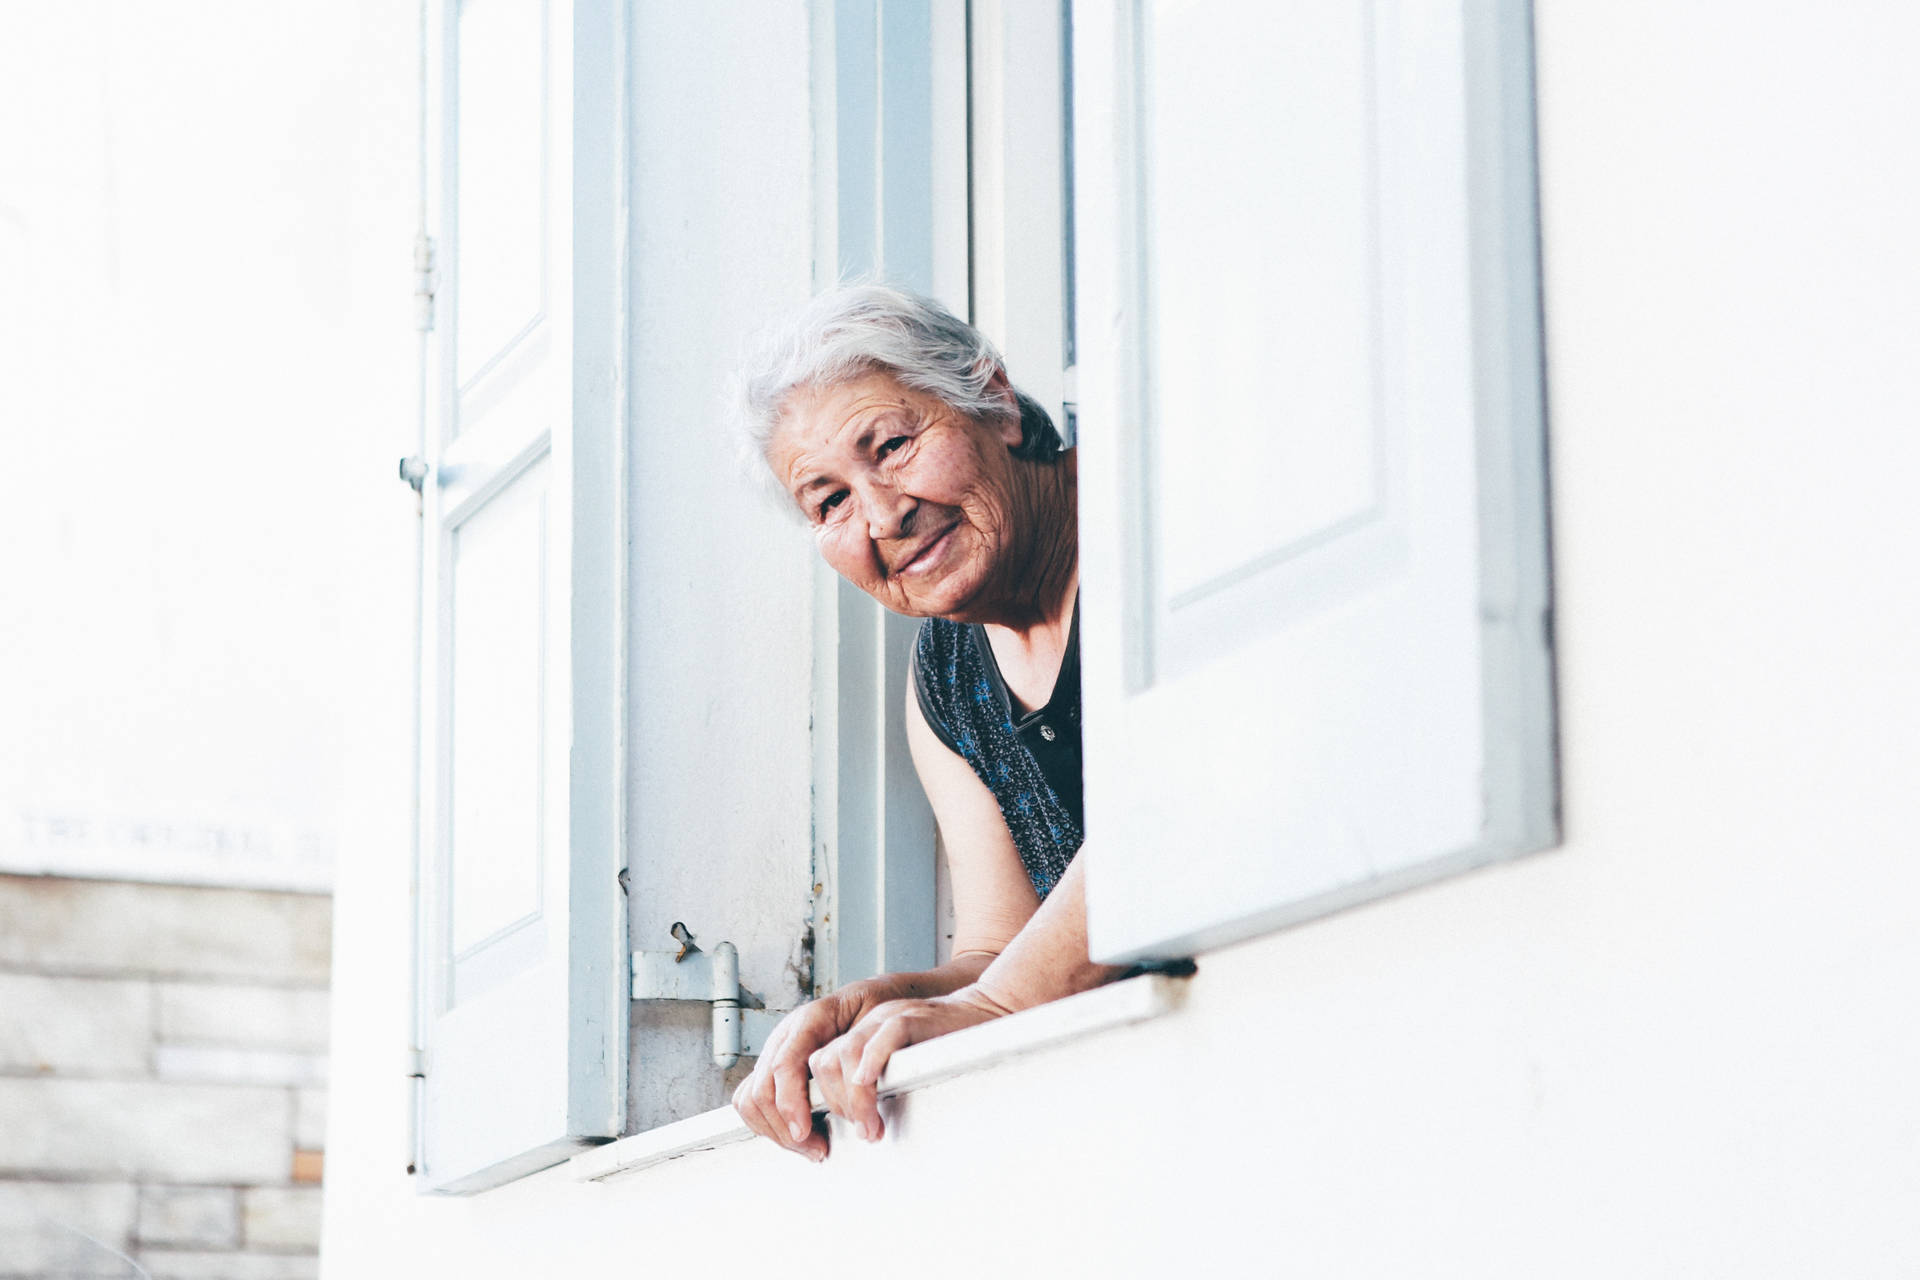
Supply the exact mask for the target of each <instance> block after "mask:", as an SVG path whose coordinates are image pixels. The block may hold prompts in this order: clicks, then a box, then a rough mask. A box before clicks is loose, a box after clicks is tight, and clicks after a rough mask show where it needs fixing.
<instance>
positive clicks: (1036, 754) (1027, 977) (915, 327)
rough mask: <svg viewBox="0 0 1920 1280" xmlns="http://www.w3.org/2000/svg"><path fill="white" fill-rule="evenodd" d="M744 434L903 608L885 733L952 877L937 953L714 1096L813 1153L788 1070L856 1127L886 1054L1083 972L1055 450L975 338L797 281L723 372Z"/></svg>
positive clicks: (802, 1032)
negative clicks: (745, 365) (804, 304)
mask: <svg viewBox="0 0 1920 1280" xmlns="http://www.w3.org/2000/svg"><path fill="white" fill-rule="evenodd" d="M742 392H743V394H742V399H743V402H744V403H743V409H744V417H745V422H746V424H747V430H748V435H749V436H750V437H751V439H752V441H753V444H754V446H755V448H756V450H757V451H758V453H759V455H760V457H761V458H762V459H763V460H764V461H765V463H766V465H767V467H768V468H769V470H770V471H771V474H772V478H773V480H774V481H775V482H776V483H777V486H778V488H779V489H780V491H781V492H782V493H783V495H784V497H783V500H784V501H788V502H791V503H793V504H794V505H795V506H796V507H797V508H798V509H799V511H800V512H801V513H802V514H803V516H804V517H805V519H806V520H807V522H808V524H809V525H811V527H812V529H813V534H814V539H815V541H816V542H817V544H818V545H819V548H820V554H821V555H822V556H823V557H825V559H826V561H827V563H828V564H830V565H832V566H833V568H834V570H835V571H836V572H838V573H839V574H840V575H841V576H842V577H844V578H846V579H847V580H848V581H849V582H852V583H853V584H854V585H856V586H858V587H859V588H860V589H861V590H863V591H865V592H866V593H867V594H869V595H871V596H872V597H873V598H874V599H876V600H878V601H879V602H880V603H881V604H883V605H885V606H886V607H887V608H889V609H892V610H893V611H894V612H896V613H903V614H906V615H908V616H910V617H918V618H925V619H926V621H925V622H924V623H923V624H922V625H921V628H920V634H919V639H918V642H917V643H916V645H915V648H914V655H913V671H912V680H911V682H910V688H911V690H912V692H911V694H910V696H909V697H908V699H907V707H906V723H907V740H908V742H909V744H910V745H911V747H912V751H913V763H914V768H915V770H916V772H917V773H918V774H919V777H920V783H921V786H923V787H924V788H925V789H926V793H927V799H928V800H929V801H930V802H931V804H932V806H933V812H934V816H935V817H936V818H937V819H938V821H939V823H940V834H941V836H942V839H943V841H944V843H945V845H946V850H947V859H948V864H949V868H950V871H951V873H952V881H953V906H954V917H955V933H954V940H953V958H952V959H951V960H949V961H948V962H947V963H946V964H943V965H940V966H939V967H938V968H934V969H930V970H927V971H926V972H924V973H895V974H886V975H884V976H881V977H878V978H870V979H866V980H864V981H861V982H855V983H851V984H849V985H848V986H846V987H844V988H842V989H841V990H839V991H836V992H834V993H833V994H831V995H828V996H823V997H822V998H820V999H818V1000H815V1001H814V1002H812V1003H811V1004H808V1005H806V1006H805V1007H803V1008H801V1009H798V1010H796V1011H795V1012H794V1013H793V1014H791V1015H790V1016H789V1017H788V1018H787V1019H786V1020H785V1021H784V1022H782V1023H781V1024H780V1026H779V1027H778V1028H776V1029H775V1031H774V1033H773V1035H772V1036H771V1037H770V1038H769V1040H768V1042H767V1045H766V1048H765V1051H764V1052H763V1053H762V1055H761V1057H760V1061H759V1064H758V1066H757V1068H756V1069H755V1071H754V1072H753V1074H752V1075H751V1076H750V1077H749V1078H748V1079H747V1080H746V1081H745V1082H744V1083H743V1084H741V1086H740V1088H739V1089H738V1090H737V1091H736V1092H735V1094H734V1097H733V1104H734V1106H735V1107H736V1108H737V1109H738V1110H739V1112H740V1114H741V1116H742V1117H743V1118H744V1119H745V1120H746V1122H747V1124H748V1125H749V1126H751V1127H752V1128H753V1129H754V1130H756V1131H757V1132H759V1133H762V1134H765V1135H766V1136H767V1137H770V1138H772V1139H774V1140H775V1141H776V1142H779V1143H780V1144H781V1145H782V1146H785V1147H787V1148H789V1149H791V1150H793V1151H796V1152H798V1153H800V1154H802V1155H805V1156H808V1157H810V1158H811V1159H814V1160H821V1159H824V1158H825V1157H826V1154H827V1140H826V1138H825V1136H824V1135H822V1134H819V1133H816V1132H815V1131H814V1127H813V1116H812V1112H811V1109H810V1107H809V1106H808V1094H807V1080H808V1077H809V1075H811V1076H812V1078H813V1079H815V1080H817V1081H819V1083H820V1089H821V1093H822V1094H823V1095H824V1097H825V1099H826V1102H827V1105H828V1107H829V1108H830V1109H831V1110H832V1111H833V1112H834V1113H835V1114H837V1115H840V1116H842V1117H844V1118H845V1119H847V1120H848V1121H849V1122H851V1124H852V1125H853V1127H854V1129H855V1131H856V1132H857V1133H859V1134H860V1136H861V1137H863V1138H867V1139H869V1140H872V1139H877V1138H879V1137H880V1136H881V1133H882V1131H883V1128H884V1126H883V1123H882V1121H881V1118H880V1112H879V1108H878V1105H877V1101H878V1100H877V1096H876V1092H875V1086H876V1084H877V1082H878V1081H879V1078H880V1073H881V1071H882V1070H883V1069H884V1068H885V1066H886V1063H887V1059H888V1057H889V1056H890V1055H891V1054H893V1053H894V1051H896V1050H898V1049H900V1048H902V1047H904V1046H906V1045H909V1044H912V1043H914V1042H916V1041H920V1040H926V1039H930V1038H932V1037H934V1036H938V1035H944V1034H945V1033H947V1032H949V1031H953V1030H957V1029H959V1028H961V1027H966V1026H971V1025H973V1024H975V1023H978V1022H984V1021H986V1020H988V1019H990V1018H994V1017H999V1016H1001V1015H1003V1014H1006V1013H1009V1012H1011V1011H1014V1010H1017V1009H1024V1008H1028V1007H1030V1006H1032V1005H1036V1004H1042V1003H1044V1002H1046V1001H1048V1000H1053V999H1057V998H1058V997H1060V996H1063V995H1067V994H1070V993H1071V992H1074V991H1079V990H1083V989H1085V988H1088V987H1092V986H1096V985H1098V984H1099V983H1101V982H1104V981H1106V980H1108V979H1110V978H1112V977H1114V976H1116V975H1117V974H1118V972H1119V971H1118V970H1115V969H1110V968H1106V967H1103V966H1099V965H1094V964H1092V963H1090V962H1089V960H1088V958H1087V941H1086V899H1085V896H1084V892H1083V887H1082V864H1081V862H1079V861H1076V860H1075V858H1074V855H1075V853H1076V852H1077V851H1078V850H1079V847H1080V842H1081V822H1082V816H1081V799H1080V797H1081V788H1080V670H1079V660H1078V653H1079V636H1078V632H1077V629H1076V626H1075V622H1076V620H1077V617H1078V610H1077V608H1076V601H1077V598H1078V588H1079V556H1078V542H1077V539H1076V525H1075V487H1074V484H1075V462H1074V455H1073V452H1072V451H1071V450H1066V449H1063V448H1062V447H1061V443H1060V438H1059V436H1058V435H1057V434H1056V433H1055V431H1054V427H1053V423H1052V421H1051V420H1050V419H1049V418H1048V417H1047V414H1046V411H1045V410H1044V409H1042V408H1041V407H1040V406H1039V405H1038V404H1037V403H1036V402H1035V401H1033V400H1032V399H1031V398H1030V397H1028V396H1026V395H1023V394H1021V393H1020V392H1019V391H1017V390H1015V389H1014V387H1013V385H1012V383H1011V382H1010V381H1009V380H1008V377H1007V371H1006V367H1005V365H1004V364H1003V363H1002V362H1001V359H1000V357H999V355H998V353H997V352H995V351H994V349H993V346H992V344H991V343H989V342H988V341H987V340H986V338H984V337H983V336H982V335H981V334H980V333H979V331H977V330H975V329H974V328H972V327H971V326H969V325H967V324H964V323H962V322H961V321H959V320H957V319H955V318H954V317H953V316H951V315H949V314H948V313H947V312H946V311H944V310H942V309H941V308H940V307H939V306H938V305H936V304H934V303H932V302H928V301H926V300H924V299H921V298H916V297H912V296H909V295H907V294H903V293H899V292H896V291H894V290H892V289H887V288H882V287H879V286H861V287H853V288H843V289H839V290H836V291H834V292H831V293H828V294H825V295H823V296H822V297H820V298H817V299H816V300H815V301H814V302H813V303H812V304H811V305H810V306H809V307H808V308H807V309H806V310H805V311H804V312H802V313H801V314H800V315H799V316H798V317H797V318H796V319H795V320H794V322H793V323H792V324H791V325H790V326H788V327H787V328H786V329H784V330H783V331H781V332H780V333H778V334H777V335H776V336H774V337H773V338H771V339H770V340H769V341H768V342H767V343H766V345H765V347H764V349H763V350H762V351H761V353H760V354H759V356H758V357H757V358H756V360H755V361H754V363H753V365H752V366H751V368H750V369H749V371H748V372H747V374H746V375H745V377H744V378H743V382H742Z"/></svg>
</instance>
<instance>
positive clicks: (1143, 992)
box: [567, 973, 1188, 1182]
mask: <svg viewBox="0 0 1920 1280" xmlns="http://www.w3.org/2000/svg"><path fill="white" fill-rule="evenodd" d="M1187 982H1188V979H1186V978H1181V977H1172V976H1169V975H1167V974H1162V973H1147V974H1141V975H1140V976H1139V977H1135V978H1128V979H1126V980H1124V981H1121V982H1115V983H1112V984H1110V985H1108V986H1104V987H1096V988H1094V989H1093V990H1092V991H1082V992H1080V993H1079V994H1078V995H1071V996H1067V997H1066V998H1065V999H1062V1000H1056V1001H1054V1002H1053V1003H1051V1004H1044V1005H1040V1006H1038V1007H1036V1008H1033V1009H1025V1010H1022V1011H1021V1012H1019V1013H1015V1014H1009V1015H1008V1016H1007V1017H1004V1018H998V1019H995V1020H994V1021H992V1022H987V1023H982V1024H981V1025H979V1026H977V1027H968V1028H967V1029H966V1030H964V1031H956V1032H954V1033H953V1034H951V1035H946V1036H941V1037H940V1038H939V1039H937V1040H928V1041H926V1042H924V1043H922V1044H915V1045H908V1046H907V1047H906V1048H905V1049H902V1050H901V1051H900V1052H899V1053H896V1054H895V1055H894V1056H893V1061H892V1062H890V1063H888V1064H887V1070H886V1073H885V1074H884V1075H883V1076H881V1077H880V1095H881V1096H882V1097H898V1096H900V1095H902V1094H907V1093H912V1092H915V1091H916V1090H919V1089H924V1088H926V1087H927V1086H929V1085H933V1084H938V1083H939V1082H941V1081H943V1080H950V1079H952V1078H954V1077H955V1076H963V1075H970V1074H972V1073H974V1072H976V1071H984V1070H986V1069H987V1068H989V1067H992V1066H993V1065H995V1064H996V1063H1000V1062H1004V1061H1006V1060H1007V1059H1009V1058H1017V1057H1023V1056H1025V1055H1026V1054H1029V1053H1035V1052H1038V1051H1039V1050H1042V1049H1047V1048H1051V1047H1052V1046H1054V1045H1057V1044H1060V1043H1062V1042H1063V1041H1068V1040H1077V1039H1079V1038H1080V1037H1082V1036H1088V1035H1093V1034H1095V1033H1096V1032H1100V1031H1106V1030H1109V1029H1111V1028H1114V1027H1123V1026H1127V1025H1130V1024H1132V1023H1135V1022H1144V1021H1146V1020H1147V1019H1149V1018H1157V1017H1159V1016H1160V1015H1162V1014H1164V1013H1168V1012H1170V1011H1172V1010H1173V1009H1175V1008H1177V1007H1178V1006H1179V1004H1180V1002H1181V999H1182V997H1183V996H1184V994H1185V992H1186V988H1187ZM812 1092H813V1109H814V1110H815V1111H816V1112H819V1111H823V1110H825V1108H824V1107H823V1106H822V1104H821V1100H820V1089H819V1086H818V1085H815V1086H813V1091H812ZM754 1136H755V1135H754V1133H753V1131H752V1130H751V1129H749V1128H747V1126H746V1122H745V1121H743V1120H741V1119H740V1115H739V1113H738V1112H736V1111H735V1110H734V1109H733V1108H732V1107H716V1108H714V1109H713V1110H712V1111H704V1112H702V1113H700V1114H699V1115H697V1116H689V1117H687V1118H686V1119H685V1120H676V1121H674V1122H673V1123H672V1124H666V1125H661V1126H660V1127H659V1128H658V1129H649V1130H648V1131H647V1132H645V1133H636V1134H633V1135H632V1136H630V1137H626V1138H620V1139H618V1140H616V1141H613V1142H609V1143H605V1144H604V1145H601V1146H597V1147H593V1148H591V1149H590V1150H587V1151H582V1152H581V1153H580V1154H578V1155H576V1156H573V1157H572V1158H571V1159H569V1160H568V1161H567V1167H568V1170H569V1172H570V1173H571V1174H572V1176H573V1178H574V1180H575V1181H578V1182H604V1181H607V1180H608V1179H612V1178H619V1177H623V1176H625V1175H627V1174H631V1173H638V1172H640V1171H641V1170H643V1169H648V1168H651V1167H653V1166H654V1165H657V1164H664V1163H666V1162H667V1161H669V1160H677V1159H679V1158H681V1157H682V1156H689V1155H693V1154H694V1153H696V1152H700V1151H712V1150H715V1149H717V1148H720V1147H725V1146H731V1145H733V1144H734V1143H736V1142H745V1141H747V1140H748V1139H750V1138H752V1137H754Z"/></svg>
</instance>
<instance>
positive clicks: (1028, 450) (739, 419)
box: [734, 284, 1061, 507]
mask: <svg viewBox="0 0 1920 1280" xmlns="http://www.w3.org/2000/svg"><path fill="white" fill-rule="evenodd" d="M1005 372H1006V363H1005V362H1004V361H1002V360H1001V358H1000V353H999V352H998V351H996V350H995V349H994V346H993V343H992V342H990V341H988V340H987V336H986V335H985V334H983V333H981V332H980V331H979V330H978V329H976V328H974V327H973V326H972V325H970V324H968V323H967V322H966V321H964V320H961V319H959V318H958V317H956V316H954V315H953V314H952V313H951V312H949V311H948V310H947V309H946V308H945V307H942V306H941V305H940V304H939V303H937V302H934V301H932V300H931V299H928V298H922V297H920V296H918V295H917V294H912V293H907V292H905V291H903V290H900V289H894V288H889V287H888V286H886V285H879V284H855V285H842V286H840V287H839V288H836V289H831V290H828V291H827V292H826V293H823V294H820V295H819V296H818V297H816V298H814V299H813V300H812V301H811V302H809V303H807V305H806V306H804V307H802V308H801V309H800V310H799V311H797V312H795V313H794V314H793V315H791V316H789V317H787V318H786V319H785V320H783V321H781V322H779V323H776V324H775V325H773V326H772V327H771V328H769V329H768V330H767V331H766V332H764V333H763V334H762V335H761V336H760V338H759V339H758V340H757V341H756V342H755V344H754V346H753V348H752V349H751V351H750V353H749V355H748V356H747V359H746V360H745V361H744V362H743V364H742V366H741V370H740V373H739V374H738V375H737V377H736V379H735V388H734V402H735V404H734V413H735V417H736V423H737V425H738V427H739V429H740V433H741V436H742V446H743V450H744V452H745V453H746V455H747V459H746V461H747V463H748V465H749V466H750V467H751V469H752V470H753V472H754V473H755V474H756V476H757V478H758V479H759V480H760V481H761V482H762V483H763V484H766V485H768V486H769V488H770V491H772V492H778V493H779V496H780V498H781V500H782V502H783V505H787V506H789V507H790V506H791V501H790V500H789V499H788V498H787V495H786V494H785V493H784V492H783V491H780V490H779V487H778V485H777V483H776V482H774V478H773V476H772V475H771V474H770V473H769V471H768V468H767V464H766V457H767V444H768V442H769V441H770V440H771V439H772V437H773V433H774V430H775V428H777V427H778V426H779V425H780V419H781V417H782V416H783V415H784V413H785V412H786V407H787V401H788V399H789V398H790V397H791V396H792V395H793V393H794V392H796V391H800V390H803V389H807V388H817V387H831V386H835V385H837V384H839V383H843V382H848V381H851V380H853V379H855V378H860V377H864V376H866V375H867V374H870V373H885V374H888V375H890V376H891V377H893V378H895V379H897V380H898V381H899V382H900V384H901V385H902V386H905V387H910V388H912V389H913V390H915V391H919V392H923V393H925V394H927V395H931V396H934V397H936V398H937V399H939V400H941V401H942V402H944V403H945V404H947V405H948V406H949V407H951V408H952V409H953V410H954V411H955V412H958V413H961V414H964V415H966V416H967V417H969V418H972V419H974V420H976V421H980V422H1004V421H1006V420H1007V419H1009V418H1011V417H1013V416H1015V415H1018V417H1019V419H1020V443H1019V445H1017V446H1015V447H1014V449H1013V452H1014V453H1015V455H1017V456H1019V457H1024V458H1034V459H1041V460H1045V459H1050V458H1053V457H1055V456H1057V455H1058V454H1059V452H1060V449H1061V443H1060V436H1059V433H1058V432H1057V431H1056V430H1055V429H1054V425H1053V419H1052V418H1050V417H1049V416H1048V415H1047V411H1046V410H1045V409H1043V408H1041V407H1040V404H1039V402H1038V401H1036V400H1034V399H1033V397H1031V396H1029V395H1027V394H1026V393H1025V392H1023V391H1020V390H1018V389H1017V388H1016V389H1015V390H1014V393H1013V395H1014V400H1013V403H1012V404H1011V405H1010V404H1008V402H1007V399H1006V395H1005V393H1004V392H1000V391H996V390H993V389H992V388H991V385H990V384H991V383H992V382H993V378H994V375H995V374H1004V373H1005Z"/></svg>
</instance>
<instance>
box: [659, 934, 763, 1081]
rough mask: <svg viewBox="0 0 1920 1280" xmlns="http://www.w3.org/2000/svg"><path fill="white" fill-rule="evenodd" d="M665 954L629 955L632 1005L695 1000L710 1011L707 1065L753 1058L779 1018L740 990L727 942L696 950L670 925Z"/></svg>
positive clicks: (736, 957)
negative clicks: (710, 1045) (635, 1002)
mask: <svg viewBox="0 0 1920 1280" xmlns="http://www.w3.org/2000/svg"><path fill="white" fill-rule="evenodd" d="M670 932H671V933H672V935H673V940H674V942H675V943H677V944H678V946H676V947H675V948H674V949H673V950H671V951H636V952H634V953H633V998H634V999H635V1000H696V1001H699V1002H700V1003H702V1004H710V1005H712V1006H713V1061H714V1063H715V1065H717V1066H719V1067H720V1068H721V1069H723V1070H724V1069H726V1068H727V1067H731V1066H732V1065H733V1064H734V1063H736V1062H738V1061H739V1060H740V1059H741V1058H757V1057H759V1056H760V1049H761V1046H763V1045H765V1044H766V1042H767V1035H768V1033H769V1032H771V1031H772V1030H773V1028H774V1027H775V1026H776V1025H778V1024H779V1021H780V1018H781V1016H782V1015H781V1014H780V1013H777V1012H773V1011H771V1010H768V1009H765V1008H761V1007H758V1006H759V1005H760V1004H761V1002H760V1001H759V1000H758V999H757V998H755V997H754V996H753V994H752V993H751V992H747V991H743V990H741V987H740V953H739V951H738V950H737V949H736V948H735V947H734V945H733V944H732V943H731V942H722V943H719V944H717V945H716V946H715V947H714V948H713V950H711V951H705V950H702V949H701V948H700V947H699V946H698V945H697V944H696V943H695V942H694V940H693V934H692V933H691V932H690V931H689V930H688V929H687V926H686V925H684V924H682V923H680V922H679V921H678V920H676V921H674V923H673V928H672V930H671V931H670Z"/></svg>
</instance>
